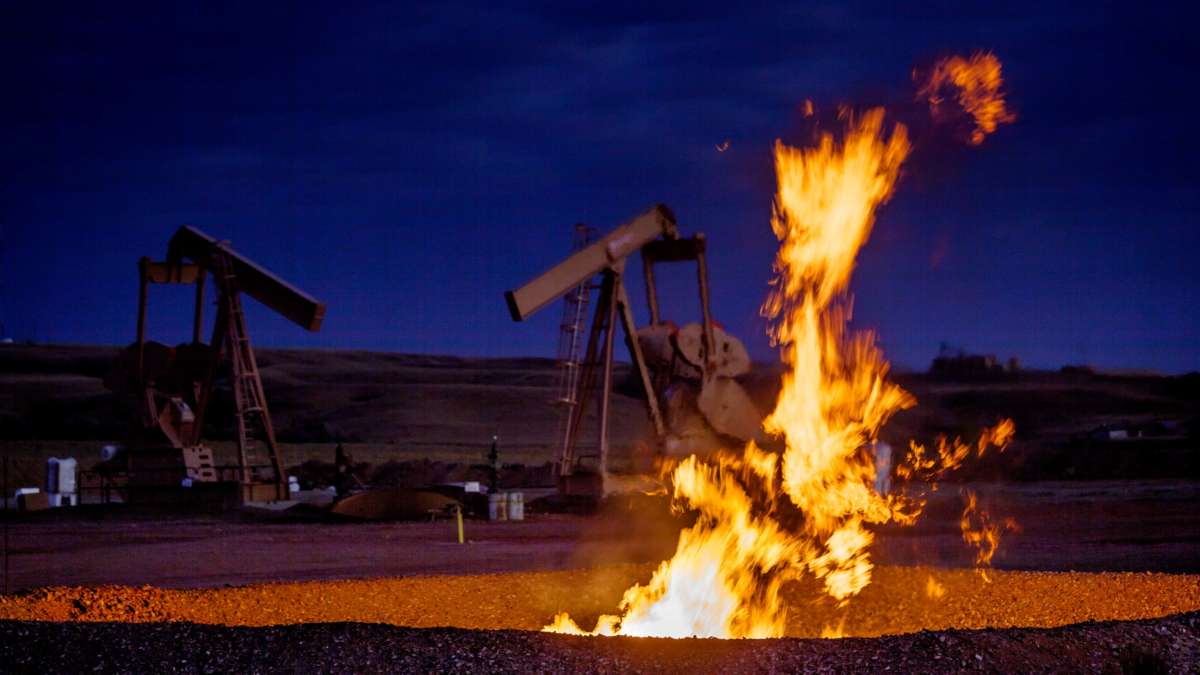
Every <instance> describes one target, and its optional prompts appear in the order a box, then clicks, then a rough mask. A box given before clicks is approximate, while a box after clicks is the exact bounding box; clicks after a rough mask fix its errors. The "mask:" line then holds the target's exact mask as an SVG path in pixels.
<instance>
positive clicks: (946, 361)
mask: <svg viewBox="0 0 1200 675" xmlns="http://www.w3.org/2000/svg"><path fill="white" fill-rule="evenodd" d="M1010 364H1011V367H1012V368H1013V369H1014V370H1015V369H1016V368H1019V367H1020V364H1019V363H1018V362H1017V360H1016V358H1013V359H1010ZM929 373H930V374H931V375H938V376H941V377H987V376H993V375H1000V374H1002V373H1004V365H1003V364H1001V363H1000V360H999V359H997V358H996V355H995V354H968V353H967V352H966V350H964V349H962V348H961V347H953V346H951V345H949V344H946V343H945V342H943V343H942V344H941V346H940V347H939V348H938V355H937V357H936V358H935V359H934V360H933V363H932V364H930V366H929Z"/></svg>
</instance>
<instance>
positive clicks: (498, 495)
mask: <svg viewBox="0 0 1200 675" xmlns="http://www.w3.org/2000/svg"><path fill="white" fill-rule="evenodd" d="M488 520H508V495H507V494H505V493H503V492H493V493H492V494H490V495H488Z"/></svg>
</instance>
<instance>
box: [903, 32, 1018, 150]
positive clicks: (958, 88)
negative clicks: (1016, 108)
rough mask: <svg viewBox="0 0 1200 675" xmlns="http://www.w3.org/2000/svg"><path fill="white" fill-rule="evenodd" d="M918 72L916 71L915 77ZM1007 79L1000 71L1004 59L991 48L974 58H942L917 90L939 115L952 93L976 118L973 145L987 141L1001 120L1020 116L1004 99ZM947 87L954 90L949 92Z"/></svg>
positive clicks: (972, 137) (964, 108) (972, 138)
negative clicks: (1004, 85) (1004, 86)
mask: <svg viewBox="0 0 1200 675" xmlns="http://www.w3.org/2000/svg"><path fill="white" fill-rule="evenodd" d="M916 76H917V73H915V72H914V77H916ZM1003 83H1004V80H1003V78H1002V77H1001V74H1000V60H999V59H997V58H996V55H995V54H993V53H991V52H975V53H974V54H972V55H971V56H970V58H965V59H964V58H963V57H961V56H952V57H949V58H946V59H942V60H941V61H938V62H937V64H935V65H934V67H933V70H932V72H930V74H929V77H928V79H926V81H925V84H923V85H922V86H921V87H920V88H919V89H918V91H917V98H925V99H927V100H928V101H929V107H930V108H931V109H932V110H933V112H934V114H935V115H937V114H939V113H940V112H942V106H943V105H944V104H945V101H946V98H947V96H948V95H951V96H953V97H954V100H955V101H957V103H958V105H959V106H960V107H961V108H962V109H963V110H964V111H965V112H966V113H967V114H969V115H970V116H971V117H972V118H974V121H975V128H974V129H973V130H972V131H971V136H970V141H971V145H979V144H980V143H983V139H984V138H985V137H987V135H988V134H990V133H992V132H994V131H995V130H996V128H997V127H999V126H1000V125H1001V124H1006V123H1008V122H1012V121H1014V120H1015V119H1017V116H1016V115H1015V114H1013V113H1012V112H1010V111H1009V110H1008V108H1007V107H1006V106H1005V103H1004V93H1003V92H1002V91H1001V90H1000V87H1001V86H1002V85H1003ZM947 90H951V92H950V93H949V94H948V93H947Z"/></svg>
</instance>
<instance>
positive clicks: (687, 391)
mask: <svg viewBox="0 0 1200 675" xmlns="http://www.w3.org/2000/svg"><path fill="white" fill-rule="evenodd" d="M706 251H707V240H706V239H705V236H704V235H703V234H696V235H693V236H691V237H682V236H681V235H680V233H679V228H678V225H677V224H676V221H675V216H674V214H672V213H671V211H670V209H668V208H667V207H666V206H663V205H661V204H660V205H657V206H655V207H653V208H651V209H649V210H647V211H646V212H644V213H642V214H641V215H639V216H637V217H636V218H634V219H633V220H630V221H629V222H627V223H625V224H623V225H621V226H619V227H617V228H616V229H614V230H613V231H612V232H610V233H609V234H607V235H606V236H604V237H603V238H601V239H599V240H597V241H595V242H593V243H590V244H588V245H585V246H582V247H581V248H580V249H579V250H577V251H576V252H575V253H574V254H572V255H571V256H569V257H568V258H566V259H565V260H563V261H562V262H560V263H558V264H557V265H555V266H554V267H551V268H550V269H549V270H547V271H546V272H544V273H543V274H541V275H540V276H538V277H536V278H534V279H533V280H531V281H530V282H528V283H526V284H525V285H524V286H521V287H520V288H518V289H516V290H513V291H508V292H506V293H505V299H506V301H507V303H508V309H509V313H510V315H511V316H512V319H513V320H514V321H523V320H524V319H526V318H528V317H529V316H530V315H532V314H534V313H535V312H537V311H539V310H540V309H542V308H543V307H545V306H547V305H548V304H550V303H551V302H553V301H555V300H557V299H559V298H565V299H566V302H567V308H568V312H567V314H572V315H574V316H575V317H579V318H578V319H576V320H574V321H564V326H563V330H564V332H572V333H573V335H571V336H569V337H568V339H566V340H564V342H565V343H568V344H572V345H574V344H578V343H579V340H577V339H575V338H577V337H582V336H581V335H580V333H581V332H582V322H583V315H584V311H585V310H586V305H587V304H588V298H589V297H590V292H591V289H593V288H595V289H598V291H599V295H598V298H597V300H596V303H595V310H594V313H593V317H592V321H591V328H590V331H589V333H588V337H587V347H586V351H585V352H583V354H582V355H581V356H579V357H578V358H576V357H574V356H568V357H565V358H564V357H563V356H561V355H560V360H561V363H560V367H562V368H563V369H564V370H565V372H566V374H567V377H565V378H564V381H565V382H566V383H567V386H566V387H565V391H564V392H563V393H562V395H561V396H560V400H559V401H558V402H559V403H561V404H564V405H565V406H566V424H565V425H564V427H565V428H564V431H563V434H562V436H561V438H560V439H559V446H558V450H557V458H556V465H557V466H556V468H557V472H558V489H559V493H560V494H562V495H565V496H569V497H576V496H577V497H584V498H590V499H598V498H600V497H603V496H604V495H605V494H606V493H607V492H610V491H612V490H611V489H610V487H611V486H610V485H609V482H610V477H609V472H608V470H607V467H608V456H609V446H610V442H611V439H610V433H609V425H610V422H611V420H610V417H611V398H612V391H613V364H614V356H613V346H614V336H615V330H616V323H617V321H618V320H619V321H620V323H621V327H622V328H623V330H624V334H625V343H626V347H627V348H628V350H629V355H630V358H631V360H632V362H633V367H634V371H635V374H636V377H637V380H638V381H639V382H640V386H641V388H642V390H643V391H644V393H645V402H646V411H647V413H648V415H649V417H650V421H651V424H652V425H653V429H654V434H655V437H656V438H655V439H654V440H655V443H654V446H655V448H656V450H657V452H658V454H660V455H674V456H685V455H688V454H692V453H696V452H699V453H702V454H703V453H707V452H711V451H714V450H716V449H718V448H720V447H728V446H729V445H730V444H731V443H741V442H745V441H747V440H750V439H752V438H755V437H757V436H758V434H759V431H760V426H761V419H762V416H761V414H760V413H759V412H758V410H757V408H756V407H755V406H754V404H753V402H752V401H751V400H750V397H749V396H748V395H747V393H746V392H745V390H744V389H743V388H742V387H741V385H740V384H739V383H738V382H737V380H736V379H735V377H737V376H738V375H742V374H744V373H746V372H748V371H749V369H750V358H749V355H748V354H747V352H746V349H745V347H744V346H743V345H742V343H741V341H739V340H738V339H737V338H735V337H733V336H731V335H729V334H727V333H726V332H725V331H724V329H723V328H721V326H720V325H719V324H718V323H717V322H716V321H714V320H713V318H712V314H711V312H710V309H709V280H708V265H707V261H706V259H705V254H706ZM639 252H640V253H641V259H642V274H643V276H644V279H645V286H646V300H647V304H648V305H649V313H650V325H648V326H644V327H642V328H638V327H637V325H636V322H635V320H634V314H633V310H632V307H631V303H630V300H629V297H628V294H627V292H626V289H625V282H624V278H625V274H626V263H627V261H628V259H629V258H630V257H631V256H632V255H633V254H635V253H639ZM678 262H695V263H696V281H697V286H698V291H699V296H700V309H701V317H700V321H699V322H694V323H690V324H687V325H684V326H682V327H678V326H677V325H676V324H675V323H674V322H672V321H669V320H666V319H664V318H663V317H662V316H661V313H660V305H659V298H658V291H657V288H656V286H655V282H654V269H655V266H656V265H657V264H660V263H678ZM597 277H599V280H598V283H597V279H596V278H597ZM597 376H598V377H599V378H600V385H599V390H598V394H597V405H598V414H597V417H598V428H597V432H598V442H597V451H596V453H595V454H593V455H585V454H582V453H580V452H579V451H578V445H579V443H578V441H579V436H580V432H581V427H582V422H583V420H584V417H585V409H586V406H587V405H588V402H589V401H588V399H589V397H590V396H591V395H592V392H593V390H595V389H596V388H597V387H596V382H595V380H596V378H597Z"/></svg>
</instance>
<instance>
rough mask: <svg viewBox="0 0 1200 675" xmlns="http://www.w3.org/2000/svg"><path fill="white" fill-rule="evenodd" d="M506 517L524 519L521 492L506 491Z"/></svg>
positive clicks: (523, 501)
mask: <svg viewBox="0 0 1200 675" xmlns="http://www.w3.org/2000/svg"><path fill="white" fill-rule="evenodd" d="M508 519H509V520H525V494H524V493H522V492H510V493H508Z"/></svg>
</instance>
